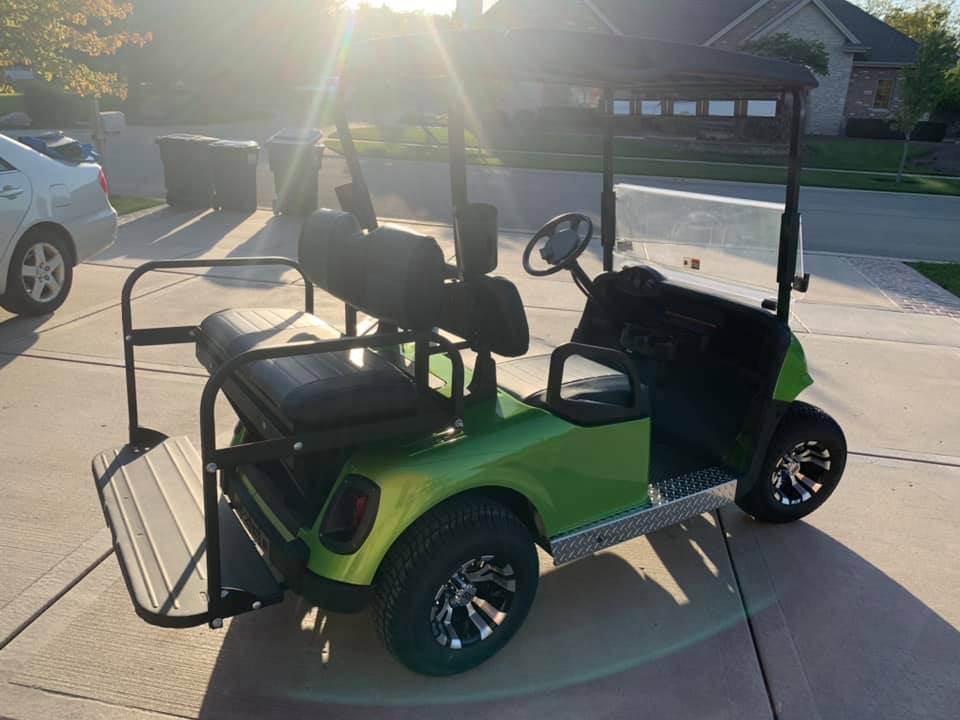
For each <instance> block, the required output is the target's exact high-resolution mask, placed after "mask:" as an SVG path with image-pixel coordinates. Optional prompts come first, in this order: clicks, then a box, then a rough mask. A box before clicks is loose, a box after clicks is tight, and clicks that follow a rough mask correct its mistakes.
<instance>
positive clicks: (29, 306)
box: [0, 135, 117, 315]
mask: <svg viewBox="0 0 960 720" xmlns="http://www.w3.org/2000/svg"><path fill="white" fill-rule="evenodd" d="M116 237H117V212H116V210H114V209H113V207H112V206H111V205H110V199H109V189H108V187H107V179H106V177H105V176H104V174H103V170H102V169H101V168H100V166H99V165H97V164H96V163H92V162H81V163H76V164H72V163H66V162H61V161H59V160H54V159H53V158H50V157H47V156H46V155H43V154H42V153H39V152H37V151H35V150H32V149H31V148H28V147H27V146H26V145H23V144H22V143H20V142H17V141H16V140H13V139H12V138H9V137H7V136H5V135H0V306H3V307H4V308H6V309H7V310H9V311H10V312H13V313H17V314H18V315H45V314H47V313H51V312H53V311H54V310H56V309H57V308H58V307H60V305H62V304H63V301H64V300H66V299H67V294H68V293H69V292H70V286H71V284H72V282H73V268H74V266H75V265H76V264H77V263H79V262H82V261H83V260H86V259H87V258H89V257H90V256H91V255H94V254H96V253H98V252H100V251H101V250H103V249H104V248H106V247H109V246H110V245H111V244H113V241H114V240H115V239H116Z"/></svg>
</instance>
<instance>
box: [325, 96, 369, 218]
mask: <svg viewBox="0 0 960 720" xmlns="http://www.w3.org/2000/svg"><path fill="white" fill-rule="evenodd" d="M345 98H346V91H345V89H344V85H343V84H342V83H341V84H340V86H339V87H338V88H337V96H336V100H335V101H334V109H333V116H334V117H333V119H334V122H335V123H336V126H337V138H338V139H339V140H340V145H341V147H342V148H343V158H344V160H346V161H347V169H348V170H349V171H350V181H351V183H352V187H351V188H350V191H349V193H348V195H349V199H350V204H351V205H352V208H351V210H352V211H353V212H354V214H355V215H356V216H357V220H359V221H360V225H361V226H362V227H364V228H365V229H367V230H375V229H376V227H377V212H376V210H375V209H374V207H373V198H371V197H370V189H369V188H368V187H367V181H366V180H365V179H364V177H363V168H361V167H360V155H359V154H358V153H357V146H356V145H354V143H353V134H352V133H351V132H350V121H349V120H348V119H347V113H346V109H345V108H344V103H345ZM338 195H339V190H338ZM346 209H347V208H344V210H346Z"/></svg>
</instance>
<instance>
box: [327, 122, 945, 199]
mask: <svg viewBox="0 0 960 720" xmlns="http://www.w3.org/2000/svg"><path fill="white" fill-rule="evenodd" d="M364 130H366V129H364ZM374 130H375V128H374ZM403 142H404V141H391V142H385V143H384V142H379V141H375V140H360V139H358V140H357V142H356V145H357V150H358V151H359V152H360V153H361V154H362V155H368V156H374V157H385V158H391V159H396V160H427V161H434V162H445V161H446V159H447V148H446V146H444V145H420V144H402V143H403ZM326 144H327V147H329V148H330V149H331V150H333V151H335V152H340V151H341V147H340V143H339V142H337V140H336V139H335V138H331V139H328V140H327V143H326ZM566 152H568V153H569V152H570V151H569V150H568V151H566ZM467 159H468V161H469V162H470V163H471V164H474V165H490V166H494V167H497V166H507V167H520V168H531V169H539V170H572V171H580V172H600V170H601V160H600V157H599V155H590V156H579V155H570V154H565V155H560V154H551V153H547V152H543V151H537V152H531V151H523V150H499V149H498V150H486V149H480V148H477V147H468V148H467ZM615 167H616V171H617V172H618V173H623V174H626V175H653V176H662V177H680V178H692V179H694V178H695V179H703V180H731V181H738V182H754V183H774V184H783V183H784V182H785V180H786V169H785V168H782V167H768V166H764V165H751V164H740V165H710V164H705V163H700V162H696V161H694V162H676V161H674V160H673V159H670V158H650V157H625V156H620V157H617V158H616V162H615ZM802 183H803V184H804V185H806V186H812V187H834V188H847V189H852V190H883V191H891V192H914V193H929V194H933V195H960V180H951V179H947V178H926V177H923V178H921V177H907V178H904V180H903V182H902V183H901V184H897V183H896V182H895V181H894V178H893V177H890V176H887V175H863V174H855V173H844V172H824V171H822V170H805V171H804V172H803V175H802Z"/></svg>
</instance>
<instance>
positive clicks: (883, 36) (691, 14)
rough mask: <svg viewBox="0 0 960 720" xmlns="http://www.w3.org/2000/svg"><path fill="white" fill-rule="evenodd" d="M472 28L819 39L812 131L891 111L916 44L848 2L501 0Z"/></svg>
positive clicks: (702, 39)
mask: <svg viewBox="0 0 960 720" xmlns="http://www.w3.org/2000/svg"><path fill="white" fill-rule="evenodd" d="M480 24H482V25H485V26H488V27H501V28H510V27H550V28H556V29H561V28H562V29H579V30H590V31H595V32H606V33H614V34H618V35H635V36H647V37H656V38H659V39H662V40H673V41H677V42H684V43H695V44H702V45H708V46H712V47H716V48H722V49H727V50H737V49H739V48H740V47H741V46H742V45H743V44H744V43H746V42H748V41H750V40H754V39H756V38H759V37H763V36H765V35H770V34H774V33H789V34H790V35H793V36H795V37H799V38H804V39H810V40H821V41H822V42H823V44H824V45H825V46H826V48H827V52H828V54H829V74H828V75H827V76H825V77H819V78H818V80H819V81H820V87H818V88H817V89H815V90H814V91H813V92H812V93H811V96H810V102H809V109H808V118H807V131H808V132H810V133H814V134H820V135H839V134H842V133H843V132H844V128H845V125H846V120H847V118H851V117H856V118H880V119H886V118H891V117H893V115H894V113H895V111H896V108H897V103H898V102H899V97H900V87H899V85H900V82H901V81H900V72H901V70H902V69H903V67H904V66H906V65H909V64H910V63H911V62H913V59H914V57H915V55H916V50H917V45H916V43H915V42H914V41H913V40H911V39H910V38H908V37H906V36H905V35H903V34H901V33H900V32H898V31H897V30H894V29H893V28H892V27H890V26H889V25H887V24H886V23H884V22H883V21H881V20H878V19H877V18H875V17H873V16H872V15H870V14H869V13H867V12H864V11H863V10H862V9H860V8H859V7H857V6H856V5H853V4H851V3H849V2H847V1H846V0H759V1H758V0H499V2H497V3H496V4H494V5H492V6H491V7H489V8H488V9H487V12H486V13H485V14H484V16H483V18H482V19H481V20H480ZM538 101H539V102H543V101H544V98H543V97H541V98H539V99H538ZM615 112H617V113H618V114H636V115H640V116H644V115H651V116H665V115H667V116H669V115H672V116H691V115H692V116H697V117H714V118H717V119H720V118H731V117H733V118H750V117H754V116H756V117H771V116H774V115H776V114H777V112H778V108H777V106H776V104H775V103H774V101H772V100H771V99H769V98H766V99H764V98H757V99H756V100H749V99H743V98H740V99H737V100H730V101H726V102H724V101H720V100H711V101H706V100H703V99H700V98H679V97H662V98H639V97H636V98H628V97H625V98H621V99H619V101H618V104H617V105H616V107H615Z"/></svg>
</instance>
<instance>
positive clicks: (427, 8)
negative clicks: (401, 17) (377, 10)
mask: <svg viewBox="0 0 960 720" xmlns="http://www.w3.org/2000/svg"><path fill="white" fill-rule="evenodd" d="M348 5H350V6H351V7H357V6H358V5H373V6H377V5H387V6H389V7H391V8H393V9H394V10H397V11H399V12H411V11H416V10H419V11H422V12H425V13H428V14H435V15H449V14H451V13H452V12H453V11H454V9H455V8H456V5H457V2H456V0H350V2H349V3H348Z"/></svg>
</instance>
